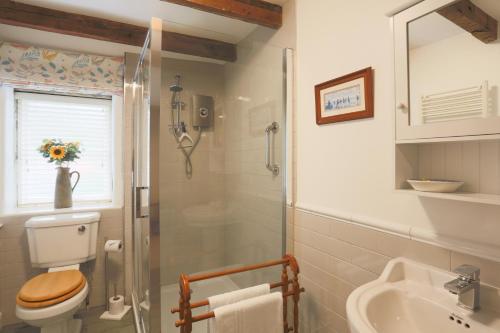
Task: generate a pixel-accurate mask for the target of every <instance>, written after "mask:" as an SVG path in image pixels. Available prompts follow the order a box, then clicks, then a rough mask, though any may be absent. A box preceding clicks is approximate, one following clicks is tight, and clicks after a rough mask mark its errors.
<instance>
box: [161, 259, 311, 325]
mask: <svg viewBox="0 0 500 333" xmlns="http://www.w3.org/2000/svg"><path fill="white" fill-rule="evenodd" d="M272 266H282V271H281V281H280V282H276V283H271V284H270V286H271V289H274V288H279V287H281V293H282V294H283V332H284V333H288V332H294V333H298V332H299V299H300V293H302V292H304V291H305V289H304V288H302V287H300V284H299V265H298V264H297V260H296V259H295V257H294V256H292V255H285V256H284V257H283V258H282V259H280V260H275V261H269V262H265V263H262V264H257V265H250V266H244V267H240V268H234V269H228V270H224V271H219V272H213V273H207V274H198V275H186V274H181V276H180V278H179V287H180V293H179V294H180V298H179V307H178V308H173V309H172V310H171V312H172V313H179V320H177V321H176V322H175V326H176V327H180V333H191V332H192V330H193V323H195V322H198V321H202V320H207V319H210V318H214V317H215V314H214V312H213V311H210V312H207V313H204V314H201V315H198V316H193V314H192V309H194V308H199V307H202V306H207V305H209V303H208V300H203V301H198V302H191V293H192V291H191V288H190V285H189V284H190V283H191V282H196V281H202V280H208V279H213V278H217V277H221V276H226V275H232V274H237V273H243V272H248V271H254V270H258V269H262V268H267V267H272ZM288 269H290V271H291V273H292V278H291V279H289V277H288ZM290 285H291V289H290ZM290 296H291V297H292V299H293V327H289V326H290V325H289V324H288V318H287V316H288V297H290Z"/></svg>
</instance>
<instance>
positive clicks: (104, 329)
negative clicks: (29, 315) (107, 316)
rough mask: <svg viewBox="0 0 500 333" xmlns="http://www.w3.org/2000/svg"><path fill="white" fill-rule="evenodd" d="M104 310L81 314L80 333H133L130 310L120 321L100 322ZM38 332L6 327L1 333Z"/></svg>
mask: <svg viewBox="0 0 500 333" xmlns="http://www.w3.org/2000/svg"><path fill="white" fill-rule="evenodd" d="M103 311H104V308H94V309H91V310H89V311H88V312H82V313H81V314H80V317H82V318H83V330H82V333H135V328H134V319H133V317H134V316H133V314H132V310H130V311H129V312H128V313H127V315H126V316H125V317H124V318H123V320H121V321H113V320H101V319H99V316H100V315H101V314H102V313H103ZM39 332H40V330H39V329H37V328H34V327H29V326H26V325H15V326H7V327H4V328H3V329H2V332H1V333H39Z"/></svg>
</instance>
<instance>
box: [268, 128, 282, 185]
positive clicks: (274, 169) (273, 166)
mask: <svg viewBox="0 0 500 333" xmlns="http://www.w3.org/2000/svg"><path fill="white" fill-rule="evenodd" d="M279 128H280V125H279V124H278V123H277V122H275V121H273V122H272V124H271V125H269V126H267V127H266V168H267V169H268V170H269V171H271V172H272V173H273V175H275V176H277V175H278V174H279V173H280V167H279V165H277V164H274V163H273V162H271V132H272V133H273V134H276V132H277V131H278V129H279ZM273 160H274V152H273Z"/></svg>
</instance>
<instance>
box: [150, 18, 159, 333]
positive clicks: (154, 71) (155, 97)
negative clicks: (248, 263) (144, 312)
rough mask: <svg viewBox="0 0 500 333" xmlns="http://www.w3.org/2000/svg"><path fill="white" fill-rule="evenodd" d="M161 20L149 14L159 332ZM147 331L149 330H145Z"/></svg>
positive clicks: (153, 295)
mask: <svg viewBox="0 0 500 333" xmlns="http://www.w3.org/2000/svg"><path fill="white" fill-rule="evenodd" d="M162 34H163V20H161V19H158V18H155V17H153V18H152V19H151V26H150V38H151V40H150V47H149V49H150V50H149V52H150V53H149V57H150V62H149V66H150V70H149V82H150V91H149V93H150V111H149V136H150V141H149V145H150V146H149V299H150V308H149V309H150V310H149V328H150V332H151V333H156V332H158V333H159V332H161V283H160V282H161V280H160V274H161V270H160V268H161V266H160V130H161V129H160V112H161V99H162V96H161V92H162V89H161V76H162V69H161V50H162ZM148 333H149V332H148Z"/></svg>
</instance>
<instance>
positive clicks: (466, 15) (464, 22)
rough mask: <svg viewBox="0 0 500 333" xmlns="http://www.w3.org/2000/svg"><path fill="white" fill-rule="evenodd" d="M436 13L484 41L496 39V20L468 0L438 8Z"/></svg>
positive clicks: (488, 41) (489, 41)
mask: <svg viewBox="0 0 500 333" xmlns="http://www.w3.org/2000/svg"><path fill="white" fill-rule="evenodd" d="M438 13H439V14H441V15H442V16H444V17H446V18H447V19H448V20H450V21H451V22H453V23H455V24H456V25H458V26H459V27H461V28H462V29H464V30H466V31H468V32H470V33H471V34H472V35H473V36H474V37H476V38H477V39H479V40H480V41H482V42H484V43H491V42H494V41H496V40H497V39H498V22H497V20H496V19H495V18H493V17H491V16H489V15H488V14H487V13H485V12H484V11H483V10H482V9H481V8H479V7H477V6H476V5H474V4H473V3H472V2H471V1H470V0H462V1H459V2H456V3H454V4H452V5H450V6H447V7H444V8H442V9H440V10H438Z"/></svg>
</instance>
